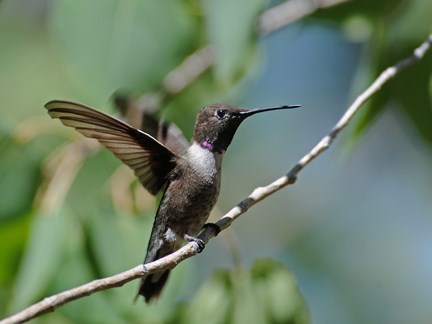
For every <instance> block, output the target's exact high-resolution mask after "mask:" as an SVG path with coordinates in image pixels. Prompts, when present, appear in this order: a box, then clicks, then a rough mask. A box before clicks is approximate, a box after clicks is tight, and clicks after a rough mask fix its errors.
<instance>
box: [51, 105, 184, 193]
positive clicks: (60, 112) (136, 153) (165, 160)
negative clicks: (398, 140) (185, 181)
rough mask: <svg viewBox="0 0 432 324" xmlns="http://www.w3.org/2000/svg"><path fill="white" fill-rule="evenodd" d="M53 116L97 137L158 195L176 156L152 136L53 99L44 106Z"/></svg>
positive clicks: (104, 115)
mask: <svg viewBox="0 0 432 324" xmlns="http://www.w3.org/2000/svg"><path fill="white" fill-rule="evenodd" d="M45 108H46V109H47V110H48V113H49V114H50V116H51V117H52V118H58V119H60V121H61V122H62V123H63V124H64V125H66V126H69V127H73V128H75V129H76V130H77V131H78V132H80V133H81V134H83V135H84V136H86V137H90V138H95V139H97V140H98V141H99V142H100V143H101V144H102V145H104V146H105V147H106V148H108V149H109V150H110V151H111V152H113V153H114V154H115V155H116V156H117V157H118V158H119V159H120V160H122V161H123V163H125V164H126V165H128V166H129V167H130V168H131V169H132V170H133V171H134V172H135V175H136V176H137V177H138V179H139V181H140V182H141V183H142V185H143V186H144V188H146V189H147V190H148V191H149V192H150V193H151V194H153V195H155V194H157V193H158V192H159V191H160V190H161V189H162V187H163V186H164V184H165V183H166V181H167V179H168V175H169V173H170V171H171V170H172V169H173V168H174V167H175V165H176V159H177V158H178V156H177V155H176V154H175V153H173V152H172V151H170V150H169V149H168V148H167V147H165V146H164V145H162V144H161V143H160V142H158V141H157V140H156V139H155V138H154V137H152V136H150V135H148V134H146V133H144V132H142V131H140V130H138V129H136V128H133V127H131V126H129V125H128V124H126V123H124V122H122V121H120V120H118V119H117V118H114V117H111V116H108V115H106V114H104V113H102V112H100V111H97V110H95V109H92V108H89V107H86V106H84V105H81V104H78V103H74V102H69V101H62V100H53V101H50V102H48V103H47V104H46V105H45Z"/></svg>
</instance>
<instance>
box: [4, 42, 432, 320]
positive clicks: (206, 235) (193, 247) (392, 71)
mask: <svg viewBox="0 0 432 324" xmlns="http://www.w3.org/2000/svg"><path fill="white" fill-rule="evenodd" d="M431 44H432V34H430V35H429V36H428V39H427V40H426V41H425V42H424V43H423V44H421V45H420V46H419V47H418V48H417V49H415V50H414V53H413V55H412V56H410V57H408V58H406V59H405V60H403V61H400V62H399V63H397V64H396V65H394V66H391V67H389V68H387V69H386V70H384V71H383V72H382V73H381V74H380V75H379V77H378V78H377V79H376V80H375V81H374V82H373V83H372V85H370V86H369V87H368V88H367V89H366V90H365V91H364V92H363V93H362V94H361V95H360V96H358V97H357V99H356V100H355V101H354V102H353V104H352V105H351V106H350V107H348V109H347V110H346V112H345V114H344V115H343V116H342V118H341V119H340V120H339V121H338V122H337V124H336V125H335V126H334V128H333V129H332V130H331V131H330V133H329V134H328V135H326V136H324V137H323V138H322V139H321V140H320V141H319V142H318V144H317V145H315V147H313V148H312V150H310V151H309V153H307V154H306V155H305V156H304V157H303V158H302V159H301V160H300V161H299V162H298V163H297V164H296V165H295V166H294V167H293V168H292V169H291V170H290V171H289V172H288V173H287V174H286V175H285V176H283V177H281V178H279V179H277V180H275V181H274V182H272V183H270V184H269V185H267V186H265V187H258V188H256V189H255V190H254V191H253V192H252V193H251V194H250V195H249V196H248V197H247V198H245V199H243V200H242V201H241V202H240V203H238V204H237V205H236V206H235V207H234V208H233V209H231V210H230V211H229V212H228V213H226V214H225V215H224V216H223V217H222V218H221V219H219V220H218V221H217V224H218V225H219V226H220V228H221V229H222V230H223V229H225V228H227V227H229V226H230V225H231V223H232V222H233V221H234V220H235V219H236V218H238V217H239V216H240V215H241V214H243V213H245V212H246V211H247V210H248V209H249V208H251V207H252V206H253V205H255V204H256V203H257V202H259V201H261V200H263V199H265V198H266V197H268V196H269V195H271V194H273V193H274V192H276V191H278V190H280V189H282V188H284V187H286V186H287V185H289V184H293V183H294V182H295V181H296V179H297V176H298V174H299V172H300V171H301V170H302V169H303V168H304V167H305V166H306V165H307V164H309V163H310V162H311V161H312V160H314V159H315V158H316V157H317V156H318V155H319V154H321V153H322V152H324V151H325V150H326V149H327V148H328V147H329V146H330V145H331V143H332V142H333V140H334V139H335V138H336V136H337V135H338V134H339V132H340V131H341V130H342V129H343V128H345V127H346V126H347V125H348V124H349V122H350V121H351V119H352V118H353V117H354V115H355V114H356V113H357V112H358V111H359V109H360V107H361V106H362V105H363V104H364V103H365V102H366V101H367V100H368V99H369V98H370V97H371V96H372V95H373V94H375V93H376V92H377V91H379V89H381V87H382V86H383V85H384V84H385V83H386V82H387V81H389V80H390V79H391V78H393V77H394V76H395V75H396V74H398V73H399V72H400V71H401V70H403V69H404V68H406V67H408V66H410V65H412V64H415V63H416V62H418V61H419V60H421V59H422V58H423V56H424V55H425V53H426V52H427V51H428V50H429V49H430V47H431ZM214 236H215V232H214V230H213V228H212V227H208V228H207V229H206V230H205V231H203V233H201V235H200V238H201V239H203V240H204V242H206V243H207V242H208V241H209V240H210V239H211V238H213V237H214ZM197 252H198V245H197V244H196V243H194V242H192V243H188V244H187V245H185V246H184V247H182V248H181V249H179V250H178V251H176V252H174V253H172V254H170V255H168V256H166V257H164V258H162V259H159V260H157V261H155V262H151V263H148V264H145V265H138V266H136V267H134V268H132V269H130V270H128V271H125V272H122V273H119V274H117V275H114V276H111V277H108V278H103V279H98V280H95V281H92V282H90V283H87V284H84V285H82V286H80V287H77V288H73V289H70V290H67V291H64V292H61V293H59V294H56V295H53V296H51V297H48V298H45V299H44V300H42V301H40V302H38V303H36V304H34V305H32V306H30V307H28V308H26V309H24V310H22V311H21V312H19V313H17V314H15V315H13V316H11V317H8V318H6V319H4V320H2V321H0V324H6V323H8V324H10V323H21V322H25V321H28V320H30V319H32V318H34V317H37V316H39V315H41V314H44V313H47V312H50V311H53V310H54V309H56V308H57V307H60V306H62V305H64V304H66V303H69V302H71V301H73V300H76V299H79V298H81V297H84V296H88V295H91V294H93V293H95V292H98V291H101V290H106V289H110V288H114V287H120V286H122V285H124V284H125V283H127V282H129V281H132V280H134V279H137V278H140V277H142V276H144V275H147V274H150V273H154V272H158V271H161V270H164V269H171V268H174V267H175V266H177V264H179V263H180V262H181V261H183V260H185V259H187V258H190V257H192V256H193V255H195V254H196V253H197Z"/></svg>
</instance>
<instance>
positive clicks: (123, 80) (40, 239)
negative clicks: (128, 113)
mask: <svg viewBox="0 0 432 324" xmlns="http://www.w3.org/2000/svg"><path fill="white" fill-rule="evenodd" d="M305 1H306V0H305ZM265 5H266V2H265V1H263V0H254V1H246V0H242V1H237V2H235V3H233V2H231V1H227V0H224V1H216V0H202V1H201V2H196V1H192V0H184V1H175V0H170V1H150V0H142V1H120V0H94V1H87V0H74V1H68V0H57V1H42V0H40V1H34V2H32V4H31V5H28V3H27V2H25V1H23V0H21V1H15V0H9V1H2V2H0V14H1V15H0V26H1V27H2V28H0V40H1V42H2V44H3V46H2V47H3V49H2V51H1V52H0V69H1V70H2V71H3V73H2V76H0V82H2V84H4V85H7V86H5V87H2V89H0V97H1V98H3V99H4V100H5V102H8V103H13V105H12V106H11V105H7V106H3V105H2V107H1V108H0V109H1V113H2V116H3V117H4V118H2V120H0V134H1V135H0V153H1V159H0V192H1V193H2V194H1V195H0V206H1V208H0V225H1V226H0V243H1V246H2V249H1V250H0V287H1V288H0V314H1V315H6V314H10V313H12V312H15V311H18V310H20V309H21V308H23V307H25V306H26V305H29V304H31V303H32V302H35V301H37V300H38V299H41V298H43V297H44V296H47V295H50V294H53V293H55V292H58V291H61V290H63V289H67V288H71V287H73V286H74V285H78V284H81V283H83V282H86V281H90V280H92V279H94V278H96V277H100V276H106V275H111V274H113V273H116V272H119V271H122V270H125V269H128V268H129V267H131V266H133V265H136V264H137V263H139V262H140V260H141V259H142V258H143V254H144V248H143V247H142V246H140V243H139V244H137V242H143V241H144V240H146V238H147V237H148V233H149V231H150V228H151V224H152V216H153V215H154V212H155V204H154V200H152V198H150V197H148V195H147V194H146V193H144V192H143V191H142V190H141V191H140V189H138V188H137V185H136V183H134V182H133V181H132V180H131V181H129V182H128V181H126V183H125V184H124V185H123V184H122V185H120V183H117V182H116V187H117V190H114V191H113V190H112V184H113V182H114V181H117V180H118V178H119V177H116V175H118V174H119V173H121V172H122V170H123V169H122V168H120V169H119V168H118V165H119V164H118V162H117V161H115V160H114V159H112V158H111V156H110V154H108V153H106V152H98V150H97V149H95V148H93V147H86V146H83V147H81V146H79V145H80V144H79V143H80V141H81V138H80V137H79V136H76V135H75V134H72V132H71V131H70V130H65V129H63V128H61V127H60V125H56V124H58V123H56V122H55V121H50V120H48V117H47V116H45V115H43V120H41V119H38V118H35V119H32V118H34V117H35V116H36V117H37V116H38V115H42V114H44V110H43V108H42V105H43V104H44V103H45V101H47V100H48V99H52V98H53V97H55V98H59V99H60V98H65V99H74V100H76V101H80V102H83V103H92V104H94V105H97V104H103V103H105V102H106V100H107V98H108V97H109V96H111V94H113V93H114V92H115V91H117V90H119V89H123V90H126V91H127V92H128V93H130V94H132V95H135V96H138V95H140V94H142V93H145V92H147V91H152V90H157V89H158V88H159V87H160V84H161V82H162V80H163V78H164V77H165V76H166V74H167V73H168V72H169V71H171V70H172V69H173V68H175V67H176V66H178V65H179V64H180V63H181V62H182V61H183V60H184V59H185V58H186V57H187V56H188V55H190V54H192V53H194V52H195V51H196V50H198V49H199V48H202V47H204V46H206V45H207V44H211V45H212V46H213V47H214V48H215V50H216V52H217V54H218V59H217V62H216V64H215V65H214V66H213V67H212V68H211V69H210V70H209V71H207V72H206V73H204V74H203V75H202V76H200V77H199V78H198V79H197V80H196V81H195V82H194V83H193V84H192V85H190V86H189V87H188V88H186V89H185V90H184V91H183V92H182V93H180V94H179V95H178V96H175V97H172V98H170V100H169V101H168V102H167V103H166V105H165V107H163V108H164V112H165V114H166V116H167V118H168V119H171V120H175V121H176V122H177V123H178V124H179V125H180V126H183V128H185V129H188V130H189V132H190V130H191V129H192V125H193V123H194V116H195V113H196V109H197V107H200V106H202V105H203V104H205V103H208V102H211V101H214V100H215V99H216V98H221V97H222V98H229V97H233V96H235V95H236V94H237V93H238V89H239V88H241V86H242V84H243V82H244V81H245V79H246V78H247V77H251V75H252V74H253V73H254V72H255V71H256V70H257V66H258V65H259V64H260V59H261V57H260V55H259V54H260V53H259V50H258V48H259V47H258V44H259V43H258V37H257V35H256V34H255V27H254V26H255V24H256V21H257V17H258V14H259V12H261V11H262V10H263V8H264V7H265ZM267 5H268V4H267ZM36 9H37V10H36ZM430 12H432V2H430V1H422V0H397V1H395V0H381V1H378V2H377V1H372V0H362V1H351V2H348V3H345V4H341V5H339V6H335V7H329V8H326V9H323V10H321V11H319V12H317V13H316V14H314V15H312V16H311V17H309V18H308V19H306V20H305V23H306V24H307V23H311V24H312V23H317V22H319V23H331V24H334V25H337V26H339V27H340V28H341V29H343V30H344V32H345V34H346V36H347V37H348V38H350V39H351V40H352V41H353V42H360V43H362V44H364V56H363V62H362V64H361V70H359V73H358V76H357V80H355V82H354V84H355V85H356V88H355V89H354V91H353V92H354V93H359V92H360V90H362V89H364V88H365V86H366V85H368V84H369V83H370V81H371V80H373V79H374V78H375V77H376V75H377V74H378V73H379V72H380V71H382V69H383V68H384V67H387V66H389V65H392V64H394V63H395V62H396V61H397V60H399V59H401V58H404V57H406V56H407V55H409V54H410V52H411V51H412V50H413V48H415V47H416V46H418V45H419V43H420V42H421V41H423V40H424V39H425V37H426V35H427V33H428V32H430V31H431V19H430ZM29 17H31V19H30V18H29ZM389 26H391V28H389ZM431 71H432V69H431V59H430V54H429V56H428V57H427V58H425V59H424V60H423V61H422V62H421V63H420V64H418V65H416V66H415V67H412V68H410V69H409V70H407V71H405V72H404V73H403V74H401V75H400V76H398V77H397V78H396V79H395V80H393V81H392V82H391V83H390V84H388V85H386V86H385V87H384V89H383V90H382V91H380V92H379V94H378V95H377V96H375V97H374V98H373V99H372V100H370V101H369V104H368V109H367V110H365V113H363V114H362V116H361V117H362V118H361V119H360V121H359V122H358V123H357V128H356V136H359V135H361V134H362V133H363V132H364V131H365V129H366V128H367V126H368V125H370V123H371V122H372V121H374V120H375V119H376V116H378V115H379V113H380V112H381V111H382V110H383V109H385V108H387V107H389V105H388V103H392V104H393V103H397V107H398V108H400V109H401V111H403V112H404V113H405V114H406V116H407V119H409V120H410V121H412V123H413V125H414V126H415V129H417V131H418V134H419V136H421V137H422V138H423V139H425V140H426V141H427V142H429V143H432V127H430V121H431V120H432V109H431V100H430V94H431V84H432V82H431ZM11 89H17V90H16V91H11ZM21 91H22V92H25V93H26V99H23V96H20V95H17V92H21ZM29 101H31V102H32V104H29V103H28V102H29ZM27 118H28V120H27ZM26 121H27V122H28V121H30V122H31V127H29V125H30V123H27V124H25V125H26V127H22V126H23V123H26ZM24 130H25V132H24ZM65 134H66V135H65ZM186 134H187V135H190V133H186ZM71 141H72V142H73V143H74V144H73V145H76V146H74V147H75V149H76V150H77V151H76V152H77V154H76V157H77V161H76V163H75V164H72V165H70V166H69V167H68V168H66V169H64V170H62V171H61V172H60V173H56V172H54V171H55V166H56V165H57V164H58V163H60V162H59V161H62V158H64V157H65V156H67V155H64V154H65V152H67V151H68V150H70V149H71V147H72V146H73V145H72V146H69V143H70V142H71ZM77 147H78V149H77ZM73 170H76V171H77V174H76V176H75V174H74V173H73V172H72V171H73ZM69 176H73V181H72V182H71V183H70V187H68V188H66V191H65V192H63V191H61V190H60V189H58V190H54V191H55V192H56V195H58V196H57V197H56V199H57V200H55V203H54V204H48V205H44V203H43V202H44V201H47V200H50V199H51V198H52V197H47V196H46V195H47V193H49V192H50V191H44V187H43V186H42V184H45V185H49V184H51V185H57V186H59V183H66V182H65V180H64V179H65V178H67V177H69ZM120 178H121V177H120ZM58 188H60V186H59V187H58ZM51 192H52V191H51ZM143 200H144V201H145V202H146V204H142V203H140V201H143ZM119 201H121V202H122V203H115V202H119ZM185 267H186V266H184V265H180V266H179V267H178V268H177V269H176V271H174V273H173V276H172V278H171V279H170V284H169V287H167V289H166V291H164V298H163V299H162V300H161V301H159V303H158V304H157V305H154V306H152V307H131V306H130V301H131V299H132V296H133V295H134V292H135V288H136V287H135V286H134V285H128V286H125V287H123V288H121V289H116V290H112V291H108V292H104V293H100V294H96V295H95V296H91V297H89V298H86V299H83V300H80V301H78V302H75V303H72V304H70V305H67V306H65V307H62V308H60V309H58V310H57V311H56V313H55V314H52V315H49V318H50V320H52V321H55V322H65V323H69V322H75V321H76V322H86V323H89V322H116V323H121V322H135V321H138V320H141V319H142V320H144V319H146V320H148V321H149V322H164V321H171V322H178V320H179V319H182V320H183V321H184V322H188V323H190V322H198V321H199V322H202V320H203V318H204V319H206V320H208V321H213V322H214V323H220V322H235V323H237V322H245V321H248V322H251V323H253V322H272V323H305V322H308V315H307V314H308V311H307V308H306V306H305V303H304V301H303V300H302V298H301V296H300V294H299V293H298V291H297V288H296V286H295V280H294V279H293V278H292V275H291V274H290V273H289V272H288V270H286V269H285V268H283V267H282V266H281V265H278V264H275V263H274V262H273V261H269V260H267V261H260V262H258V263H257V264H256V265H255V266H254V267H253V268H252V270H251V271H246V270H243V269H237V270H232V271H227V270H225V271H222V270H221V271H219V272H217V273H215V274H214V275H213V278H212V279H211V280H209V281H208V282H206V283H205V284H204V285H203V286H202V287H201V288H200V289H199V291H198V292H197V294H196V297H195V298H193V300H191V301H190V302H187V303H184V304H179V303H178V301H177V300H176V296H177V294H178V290H179V287H180V286H181V282H182V280H183V279H184V276H185V272H186V271H185ZM173 305H176V307H174V306H173ZM41 321H43V320H41Z"/></svg>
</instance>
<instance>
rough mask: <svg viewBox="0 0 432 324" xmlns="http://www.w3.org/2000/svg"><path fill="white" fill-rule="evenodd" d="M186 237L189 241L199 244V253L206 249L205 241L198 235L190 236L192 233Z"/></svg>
mask: <svg viewBox="0 0 432 324" xmlns="http://www.w3.org/2000/svg"><path fill="white" fill-rule="evenodd" d="M185 238H186V240H187V241H188V242H195V243H196V244H198V253H201V252H202V250H204V248H205V243H204V241H203V240H201V239H199V238H197V237H193V236H190V235H185Z"/></svg>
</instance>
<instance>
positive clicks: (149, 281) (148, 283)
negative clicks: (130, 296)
mask: <svg viewBox="0 0 432 324" xmlns="http://www.w3.org/2000/svg"><path fill="white" fill-rule="evenodd" d="M178 248H179V246H177V244H172V243H166V242H165V244H162V246H159V248H157V247H155V246H153V245H151V244H150V247H149V250H148V251H147V256H146V259H145V261H144V264H146V263H150V262H153V261H156V260H158V259H160V258H163V257H164V256H167V255H169V254H171V253H173V252H174V251H176V250H177V249H178ZM155 250H156V251H155ZM169 273H170V270H164V271H162V272H157V273H153V274H150V275H148V276H145V277H144V278H142V279H141V283H140V286H139V289H138V294H137V295H136V297H135V300H136V299H137V298H138V296H143V297H144V299H145V302H146V303H149V302H151V301H152V300H155V299H157V298H158V297H159V295H160V294H161V292H162V289H163V287H164V286H165V284H166V282H167V280H168V275H169Z"/></svg>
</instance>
